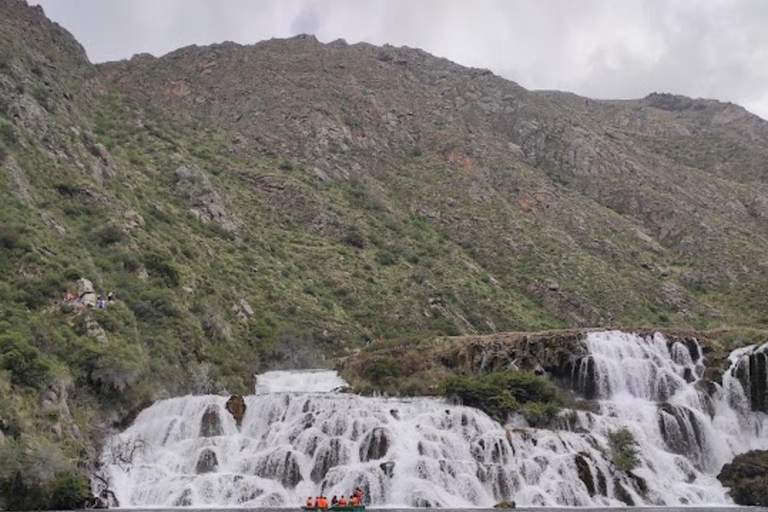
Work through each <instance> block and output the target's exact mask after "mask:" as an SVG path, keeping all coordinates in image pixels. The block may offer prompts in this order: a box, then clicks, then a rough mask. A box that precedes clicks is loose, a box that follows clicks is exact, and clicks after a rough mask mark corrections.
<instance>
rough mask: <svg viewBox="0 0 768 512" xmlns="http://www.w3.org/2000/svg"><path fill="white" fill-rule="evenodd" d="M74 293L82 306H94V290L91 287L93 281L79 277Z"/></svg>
mask: <svg viewBox="0 0 768 512" xmlns="http://www.w3.org/2000/svg"><path fill="white" fill-rule="evenodd" d="M75 294H76V295H77V301H78V302H79V303H80V304H82V305H83V306H90V307H92V308H94V307H96V292H95V291H94V289H93V283H92V282H90V281H89V280H88V279H85V278H80V279H78V280H77V283H75Z"/></svg>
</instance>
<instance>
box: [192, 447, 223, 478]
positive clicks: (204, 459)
mask: <svg viewBox="0 0 768 512" xmlns="http://www.w3.org/2000/svg"><path fill="white" fill-rule="evenodd" d="M217 469H219V459H218V458H217V457H216V452H214V451H213V450H211V449H210V448H206V449H205V450H203V451H202V452H200V456H199V457H198V458H197V465H196V466H195V472H196V473H197V474H198V475H201V474H203V473H213V472H215V471H216V470H217Z"/></svg>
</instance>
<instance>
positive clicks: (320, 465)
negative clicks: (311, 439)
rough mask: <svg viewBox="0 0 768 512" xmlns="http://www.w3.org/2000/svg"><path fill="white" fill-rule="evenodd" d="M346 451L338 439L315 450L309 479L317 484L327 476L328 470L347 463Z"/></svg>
mask: <svg viewBox="0 0 768 512" xmlns="http://www.w3.org/2000/svg"><path fill="white" fill-rule="evenodd" d="M347 458H348V456H347V451H346V449H345V447H344V445H343V444H342V442H341V439H339V438H337V437H336V438H333V439H331V441H330V442H329V443H327V444H324V445H323V446H321V447H320V448H318V450H317V456H316V457H315V464H314V466H313V467H312V472H311V473H310V478H312V481H313V482H315V483H319V482H321V481H322V480H323V478H325V475H326V474H328V470H329V469H331V468H333V467H336V466H338V465H340V464H344V463H346V461H347Z"/></svg>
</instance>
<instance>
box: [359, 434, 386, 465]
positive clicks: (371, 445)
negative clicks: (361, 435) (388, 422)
mask: <svg viewBox="0 0 768 512" xmlns="http://www.w3.org/2000/svg"><path fill="white" fill-rule="evenodd" d="M390 444H391V443H390V439H389V431H387V430H386V429H384V428H380V427H377V428H374V429H373V430H371V431H370V432H369V433H368V434H367V435H366V436H365V439H363V442H362V443H360V460H361V461H362V462H367V461H369V460H377V459H382V458H384V456H385V455H386V454H387V451H388V450H389V445H390Z"/></svg>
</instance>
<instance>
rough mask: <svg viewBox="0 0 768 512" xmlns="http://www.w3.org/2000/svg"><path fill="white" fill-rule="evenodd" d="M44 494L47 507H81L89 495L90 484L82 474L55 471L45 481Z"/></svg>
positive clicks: (59, 508)
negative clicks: (55, 472) (51, 476)
mask: <svg viewBox="0 0 768 512" xmlns="http://www.w3.org/2000/svg"><path fill="white" fill-rule="evenodd" d="M46 496H47V498H48V500H47V501H48V508H49V509H53V510H75V509H82V508H84V506H85V502H86V500H87V499H88V498H89V497H90V496H91V489H90V484H89V483H88V479H87V478H86V477H85V476H84V475H82V474H79V473H69V472H67V473H57V474H55V475H54V476H53V478H51V479H50V480H49V481H48V482H47V483H46Z"/></svg>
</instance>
